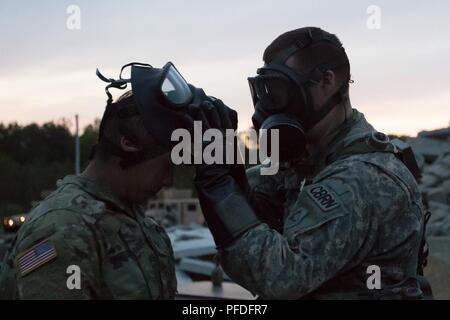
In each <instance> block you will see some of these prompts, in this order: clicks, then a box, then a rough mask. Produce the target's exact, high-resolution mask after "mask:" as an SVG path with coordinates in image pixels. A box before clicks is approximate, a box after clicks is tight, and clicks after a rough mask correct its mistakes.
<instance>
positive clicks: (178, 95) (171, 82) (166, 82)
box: [161, 62, 193, 106]
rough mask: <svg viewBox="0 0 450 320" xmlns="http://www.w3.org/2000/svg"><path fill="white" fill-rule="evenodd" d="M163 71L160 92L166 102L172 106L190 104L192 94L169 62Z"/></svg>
mask: <svg viewBox="0 0 450 320" xmlns="http://www.w3.org/2000/svg"><path fill="white" fill-rule="evenodd" d="M164 69H166V70H167V71H166V72H165V76H164V78H163V79H162V82H161V92H162V94H163V95H164V97H165V98H166V99H167V101H168V102H169V103H170V104H172V105H174V106H185V105H186V104H188V103H190V102H191V100H192V99H193V94H192V92H191V89H190V88H189V85H188V83H187V82H186V80H184V78H183V76H182V75H181V74H180V73H179V72H178V70H177V69H176V68H175V66H174V65H173V64H172V63H170V62H169V63H168V64H167V65H166V66H165V67H164Z"/></svg>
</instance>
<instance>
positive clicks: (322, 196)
mask: <svg viewBox="0 0 450 320" xmlns="http://www.w3.org/2000/svg"><path fill="white" fill-rule="evenodd" d="M307 194H308V195H309V196H310V197H311V199H313V201H314V202H315V203H316V204H317V205H318V206H319V207H320V209H322V210H323V211H330V210H333V209H334V208H336V207H338V206H339V202H338V201H337V200H336V198H335V196H334V195H333V193H332V192H331V191H330V190H329V189H328V188H327V187H325V186H323V185H317V186H315V187H313V188H310V189H308V191H307Z"/></svg>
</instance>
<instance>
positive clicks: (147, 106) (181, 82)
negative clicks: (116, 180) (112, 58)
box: [97, 62, 208, 168]
mask: <svg viewBox="0 0 450 320" xmlns="http://www.w3.org/2000/svg"><path fill="white" fill-rule="evenodd" d="M128 67H130V68H131V76H130V78H129V79H124V78H123V77H122V74H123V71H124V70H125V69H126V68H128ZM97 76H98V77H99V78H100V79H101V80H102V81H104V82H107V83H109V85H107V86H106V88H105V91H106V94H107V96H108V101H107V106H106V109H105V114H104V115H103V119H105V118H107V117H114V116H116V117H119V118H127V117H132V116H135V115H138V114H140V115H141V116H142V118H143V122H144V126H145V129H146V130H147V132H148V133H149V134H150V136H151V137H152V138H153V139H154V140H155V142H156V145H154V144H153V145H152V146H151V147H149V148H144V149H146V150H143V151H142V152H138V153H127V152H124V151H123V150H122V149H121V148H120V147H119V146H116V145H115V144H114V143H112V142H111V141H108V139H107V138H106V137H105V136H104V134H103V131H104V130H103V121H102V123H101V124H100V130H99V137H100V138H102V140H103V141H105V143H107V144H108V147H109V148H110V150H111V151H113V152H112V153H114V154H116V155H118V156H120V157H121V158H122V159H124V161H122V167H123V168H126V167H129V166H132V165H134V164H137V163H139V162H140V161H142V160H144V159H149V158H153V157H156V156H158V155H161V154H164V153H167V152H170V151H171V149H172V147H173V145H172V144H173V142H172V141H171V135H172V132H173V131H174V130H175V129H179V128H185V129H187V130H192V126H193V124H192V118H191V117H189V115H188V114H187V110H188V108H187V107H188V106H189V105H192V104H199V103H201V101H203V100H204V99H208V97H207V96H206V94H205V93H204V92H203V90H202V89H198V88H195V87H194V86H192V85H189V84H188V83H187V82H186V80H185V79H184V78H183V76H182V75H181V74H180V73H179V72H178V70H177V69H176V68H175V66H174V65H173V64H172V63H171V62H168V63H167V64H166V65H165V66H164V67H163V68H154V67H152V66H151V65H149V64H143V63H137V62H133V63H129V64H126V65H124V66H123V67H122V69H121V71H120V74H119V79H109V78H106V77H105V76H103V75H102V74H101V73H100V71H99V70H98V69H97ZM128 83H131V87H132V92H133V97H134V101H135V103H134V104H133V105H131V106H129V107H125V108H121V109H120V110H119V111H115V110H113V108H110V107H109V106H110V104H111V103H112V95H111V93H110V92H109V89H110V88H116V89H121V90H123V89H125V88H126V87H127V85H128ZM121 133H122V134H124V135H127V134H126V133H125V132H121Z"/></svg>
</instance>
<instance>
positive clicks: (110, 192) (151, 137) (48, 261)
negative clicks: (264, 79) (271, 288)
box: [0, 63, 193, 299]
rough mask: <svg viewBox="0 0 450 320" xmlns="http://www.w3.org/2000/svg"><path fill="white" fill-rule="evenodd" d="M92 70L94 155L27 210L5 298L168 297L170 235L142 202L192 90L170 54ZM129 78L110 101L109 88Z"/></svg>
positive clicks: (167, 161) (164, 165)
mask: <svg viewBox="0 0 450 320" xmlns="http://www.w3.org/2000/svg"><path fill="white" fill-rule="evenodd" d="M98 76H99V77H100V78H101V79H102V80H104V81H106V82H108V83H109V85H108V87H107V93H108V96H109V99H108V104H107V107H106V109H105V113H104V115H103V118H102V122H101V125H100V132H99V141H98V144H97V146H96V148H95V152H94V156H93V159H91V161H90V163H89V165H88V166H87V168H86V170H85V171H84V172H83V173H82V174H81V175H79V176H73V175H70V176H67V177H65V178H64V179H62V180H60V181H59V182H58V184H57V189H56V190H55V191H54V192H52V193H51V194H50V195H49V196H48V197H47V198H46V199H44V200H43V201H41V202H40V203H39V204H38V205H37V206H35V207H34V208H33V209H32V210H31V212H30V214H29V218H28V220H27V222H26V223H25V224H24V225H23V226H22V227H21V229H20V230H19V232H18V235H17V239H16V241H15V245H14V247H13V248H12V250H11V252H10V253H9V255H8V258H7V261H6V262H5V264H4V265H3V268H4V270H2V272H1V279H0V280H1V281H0V282H1V283H0V292H1V296H2V298H15V299H173V298H174V295H175V292H176V285H177V283H176V277H175V266H174V257H173V251H172V247H171V244H170V240H169V238H168V236H167V234H166V232H165V231H164V230H163V229H162V227H160V226H159V225H158V224H157V223H156V222H155V221H154V220H153V219H152V218H150V217H148V216H145V215H144V207H143V206H142V204H144V203H145V201H146V200H147V199H149V198H150V197H151V196H153V195H154V194H155V193H156V192H158V191H159V190H160V189H161V188H162V187H163V186H166V185H170V184H171V180H172V166H173V165H172V162H171V158H170V150H171V146H170V143H171V142H170V134H171V132H172V129H173V127H177V128H179V127H184V126H186V125H187V126H189V120H188V119H187V118H186V117H185V115H184V114H183V113H179V112H177V108H178V107H179V106H182V105H185V104H188V103H189V102H190V101H191V100H192V98H193V97H192V96H193V94H192V92H191V89H190V87H189V86H188V85H187V83H186V82H185V80H184V79H183V78H182V77H181V75H180V74H179V73H178V72H177V70H176V69H175V67H174V66H173V65H172V64H171V63H168V64H167V65H166V66H165V67H164V68H162V69H158V68H152V67H151V66H149V65H142V64H132V65H131V79H130V80H123V79H122V77H120V79H119V80H114V79H107V78H105V77H103V76H102V75H101V74H100V73H99V72H98ZM127 82H131V85H132V91H128V92H127V93H125V94H123V95H122V96H121V97H120V98H119V99H118V100H117V101H114V102H113V101H112V97H111V94H110V93H109V91H108V90H109V88H111V87H114V88H119V89H124V88H125V87H126V85H127ZM76 276H79V279H76V278H75V277H76Z"/></svg>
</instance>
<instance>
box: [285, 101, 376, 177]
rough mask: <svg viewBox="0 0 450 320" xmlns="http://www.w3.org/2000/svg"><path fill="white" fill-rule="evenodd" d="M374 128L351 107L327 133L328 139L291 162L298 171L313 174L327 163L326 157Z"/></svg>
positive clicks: (362, 115)
mask: <svg viewBox="0 0 450 320" xmlns="http://www.w3.org/2000/svg"><path fill="white" fill-rule="evenodd" d="M372 130H374V129H373V127H372V126H371V125H370V124H369V123H368V122H367V121H366V119H365V117H364V114H363V113H361V112H359V111H358V110H356V109H352V114H351V115H350V117H349V118H348V119H347V121H346V122H344V123H343V124H342V125H341V126H339V127H338V128H337V129H336V130H334V131H332V132H330V133H329V135H328V137H329V141H328V143H326V144H325V145H323V146H321V147H316V148H311V150H310V152H309V154H308V155H307V157H306V158H304V159H303V160H299V161H296V162H294V163H293V164H292V166H293V167H294V168H296V167H297V168H298V170H299V171H303V170H305V168H309V169H308V174H307V175H308V176H310V177H313V176H315V175H316V174H317V173H318V172H319V171H320V170H321V169H323V168H324V167H325V166H326V165H327V164H328V163H327V159H329V157H330V156H331V155H332V154H335V153H336V152H338V151H339V150H341V149H342V148H344V147H346V146H348V145H349V144H351V143H352V142H353V141H355V140H358V139H361V137H362V136H363V135H367V133H368V132H370V131H372Z"/></svg>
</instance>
